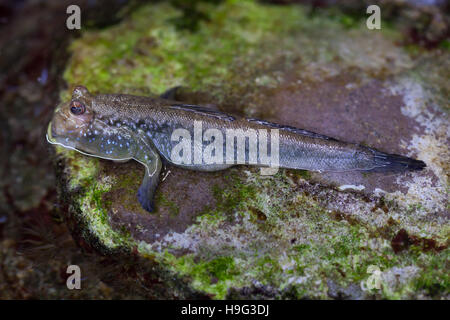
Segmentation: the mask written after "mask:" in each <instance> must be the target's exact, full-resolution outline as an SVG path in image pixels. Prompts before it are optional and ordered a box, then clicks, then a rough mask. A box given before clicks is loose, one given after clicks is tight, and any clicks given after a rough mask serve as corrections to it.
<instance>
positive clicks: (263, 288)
mask: <svg viewBox="0 0 450 320" xmlns="http://www.w3.org/2000/svg"><path fill="white" fill-rule="evenodd" d="M202 10H203V11H204V12H203V13H204V14H205V15H207V16H208V19H203V20H202V21H200V22H199V24H198V27H197V28H196V29H195V30H194V31H187V30H183V29H180V28H177V26H179V23H174V21H179V20H177V19H179V17H180V14H181V12H180V11H179V10H177V9H175V8H174V7H172V6H170V5H169V4H167V3H157V4H152V5H146V6H143V7H140V8H139V9H138V10H137V11H135V12H134V13H133V14H132V15H131V16H130V17H128V18H126V19H124V20H123V21H122V22H121V23H120V24H118V25H116V26H113V27H111V28H108V29H104V30H90V31H85V32H84V33H83V35H82V37H81V38H80V39H77V40H76V41H74V42H73V44H72V46H71V52H72V58H71V60H70V62H69V64H68V66H67V69H66V72H65V74H64V77H65V80H66V81H67V83H68V84H69V86H70V88H72V87H73V86H75V85H77V84H83V85H85V86H86V87H88V88H89V90H90V91H92V92H102V93H108V92H110V93H117V92H120V93H130V94H141V95H145V94H157V93H161V92H163V91H165V90H166V89H167V88H170V87H174V86H176V85H182V86H183V87H184V88H185V90H184V93H183V95H184V97H183V98H184V99H185V100H186V101H187V102H191V103H193V102H202V103H205V104H214V105H216V106H217V107H218V108H219V109H221V110H224V111H228V112H234V113H240V114H243V115H247V116H252V117H258V118H264V119H266V120H270V121H276V122H279V123H284V124H287V125H293V126H297V127H300V128H304V129H308V130H312V131H316V132H319V133H322V134H326V135H330V136H333V137H336V138H339V139H343V140H347V141H352V142H358V143H363V144H367V145H370V146H373V147H376V148H378V149H381V150H383V151H387V152H391V153H399V154H405V155H408V156H412V157H417V158H419V159H422V160H424V161H425V162H426V163H427V169H426V170H425V171H423V172H414V173H405V174H395V175H394V174H381V173H371V174H369V173H358V172H357V173H346V174H337V173H334V174H331V173H321V174H319V173H310V172H303V171H293V170H280V171H279V172H278V173H277V174H276V175H274V176H268V177H267V176H261V175H260V174H259V171H258V170H257V169H256V168H250V167H236V168H232V169H229V170H227V171H225V172H217V173H199V172H191V171H187V170H182V169H179V168H175V167H172V166H168V167H166V169H165V170H166V172H165V174H164V175H163V176H164V177H165V179H164V181H162V182H161V184H160V186H159V189H158V192H157V196H156V197H157V202H156V204H157V211H156V212H155V213H148V212H146V211H144V210H143V209H142V208H141V207H140V205H139V203H138V202H137V198H136V193H137V188H138V186H139V184H140V181H141V177H142V175H143V168H142V166H140V165H139V164H137V163H136V162H128V163H120V164H119V163H113V162H110V161H104V160H99V159H96V158H90V157H86V156H83V155H81V154H78V153H76V152H73V151H68V150H65V149H62V148H56V152H55V158H56V162H57V164H58V166H57V168H58V170H57V171H58V176H59V184H58V191H59V197H60V200H61V202H62V203H63V205H64V207H65V208H66V209H67V210H66V211H67V215H66V220H67V222H68V224H69V226H70V228H71V230H72V232H73V235H74V236H75V238H76V239H77V240H78V241H79V242H80V243H83V245H87V246H89V247H92V248H94V249H96V250H97V251H98V252H100V253H102V254H105V255H111V256H117V257H123V259H129V258H130V257H135V258H137V260H135V261H134V262H133V263H134V264H136V265H146V268H145V270H144V271H142V273H140V274H141V276H139V277H137V276H136V280H137V281H138V282H139V283H140V285H142V286H144V287H147V288H151V287H152V285H153V284H154V283H158V284H160V287H159V288H160V289H158V290H155V291H153V293H152V296H153V297H156V298H158V297H179V298H180V297H181V298H186V297H191V298H192V297H200V296H202V297H203V296H208V297H211V298H215V299H221V298H226V297H239V298H255V297H266V298H329V297H331V298H353V299H360V298H369V297H370V298H372V297H375V298H418V297H437V298H446V297H447V296H446V295H448V288H449V281H448V272H446V270H448V266H447V265H446V264H447V263H448V253H449V249H448V248H447V246H448V236H449V230H450V229H449V221H448V219H449V215H448V193H447V191H446V190H448V175H449V167H448V163H449V155H450V153H449V150H448V145H449V144H448V142H449V131H448V128H449V121H448V92H449V91H448V89H449V88H448V81H447V80H448V70H450V68H449V65H448V64H449V61H450V59H449V52H448V50H445V49H435V50H434V51H425V50H424V49H421V48H416V49H417V50H414V54H413V53H411V51H410V50H409V48H408V47H401V46H399V45H398V44H397V40H398V39H399V38H400V34H399V32H398V31H396V30H395V29H390V28H389V27H387V26H386V27H383V29H382V30H381V31H376V30H372V31H370V30H367V29H366V28H365V23H364V21H363V20H361V23H360V24H357V23H355V24H354V25H353V26H352V27H351V28H349V27H348V26H346V25H343V24H342V23H341V22H340V21H342V20H339V17H338V18H337V19H331V18H330V17H329V16H327V15H326V14H320V13H319V14H312V15H308V14H307V10H306V9H305V8H304V7H302V6H295V5H289V6H276V5H261V4H257V3H254V2H239V3H236V2H231V1H230V2H228V1H225V2H224V3H221V4H219V5H212V4H205V5H204V6H202ZM174 19H175V20H174ZM70 88H69V90H67V91H63V92H62V93H61V98H63V99H66V98H67V97H68V96H69V92H70ZM399 230H405V232H407V234H408V235H409V237H413V238H414V237H416V238H415V239H419V238H420V239H429V240H433V241H434V242H435V243H436V248H440V249H439V250H424V248H423V246H421V245H414V244H412V245H410V244H409V243H408V246H405V248H403V247H402V250H401V251H399V252H397V253H396V251H397V250H394V249H393V247H392V246H391V241H392V239H394V237H395V236H396V234H397V233H398V232H399ZM413 238H411V239H413ZM421 241H422V240H421ZM418 243H422V242H420V241H419V242H418ZM120 259H122V258H120ZM446 266H447V267H446ZM375 269H376V270H378V271H377V273H372V272H371V271H370V270H375ZM392 270H394V271H395V272H394V271H392ZM401 270H414V272H409V273H408V276H405V277H402V281H400V282H399V283H396V284H395V285H392V284H390V281H391V280H392V279H391V278H392V277H394V276H391V273H395V274H397V273H398V272H400V273H401ZM369 271H370V272H369ZM391 271H392V272H391ZM375 274H377V275H379V277H378V278H377V279H379V280H377V279H375V280H376V281H379V284H380V285H379V286H375V287H373V286H372V287H371V286H368V285H367V283H368V281H372V280H373V276H374V275H375ZM149 277H150V278H151V281H147V280H148V278H149ZM371 277H372V278H371ZM143 279H144V280H143ZM145 279H147V280H145ZM388 282H389V283H388ZM376 283H378V282H376ZM360 288H361V289H360ZM436 288H437V289H436ZM447 298H448V297H447Z"/></svg>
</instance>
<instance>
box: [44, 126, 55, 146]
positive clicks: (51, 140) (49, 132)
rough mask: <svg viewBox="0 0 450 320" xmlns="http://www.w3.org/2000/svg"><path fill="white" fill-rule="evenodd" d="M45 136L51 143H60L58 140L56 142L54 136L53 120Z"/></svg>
mask: <svg viewBox="0 0 450 320" xmlns="http://www.w3.org/2000/svg"><path fill="white" fill-rule="evenodd" d="M45 138H46V139H47V141H48V143H51V144H58V142H56V139H55V138H53V133H52V122H51V121H50V122H49V124H48V127H47V133H46V134H45Z"/></svg>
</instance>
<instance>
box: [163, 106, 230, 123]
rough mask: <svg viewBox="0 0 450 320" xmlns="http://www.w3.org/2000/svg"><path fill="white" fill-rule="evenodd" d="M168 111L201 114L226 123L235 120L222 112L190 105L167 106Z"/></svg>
mask: <svg viewBox="0 0 450 320" xmlns="http://www.w3.org/2000/svg"><path fill="white" fill-rule="evenodd" d="M169 108H170V109H177V110H184V111H189V112H195V113H198V114H202V115H204V116H209V117H214V118H218V119H221V120H226V121H234V120H235V119H236V118H235V117H233V116H230V115H229V114H226V113H224V112H222V111H218V110H213V109H209V108H206V107H202V106H197V105H192V104H174V105H171V106H169Z"/></svg>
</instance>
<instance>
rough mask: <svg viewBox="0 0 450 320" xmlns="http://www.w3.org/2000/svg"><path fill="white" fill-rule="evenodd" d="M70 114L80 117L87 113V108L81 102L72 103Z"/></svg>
mask: <svg viewBox="0 0 450 320" xmlns="http://www.w3.org/2000/svg"><path fill="white" fill-rule="evenodd" d="M70 112H72V114H74V115H76V116H79V115H80V114H83V113H85V112H86V107H85V105H84V104H82V103H81V102H80V101H78V100H74V101H72V102H71V103H70Z"/></svg>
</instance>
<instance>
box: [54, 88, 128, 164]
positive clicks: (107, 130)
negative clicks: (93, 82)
mask: <svg viewBox="0 0 450 320" xmlns="http://www.w3.org/2000/svg"><path fill="white" fill-rule="evenodd" d="M95 103H96V101H95V96H93V95H92V94H91V93H90V92H89V91H88V89H87V88H85V87H83V86H77V87H75V89H74V90H73V93H72V98H71V100H70V101H67V102H63V103H61V104H59V105H58V107H57V108H56V110H55V112H54V115H53V118H52V120H51V121H50V123H49V125H48V128H47V141H48V142H50V143H52V144H57V145H61V146H63V147H65V148H68V149H73V150H76V151H78V152H81V153H83V154H86V155H90V156H95V157H99V158H105V159H111V160H127V159H130V158H131V155H130V148H129V147H130V142H131V141H132V139H131V136H130V134H129V133H128V132H126V130H125V128H117V127H113V126H111V125H108V123H107V121H104V120H102V119H100V117H99V115H98V114H97V113H96V110H95Z"/></svg>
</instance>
